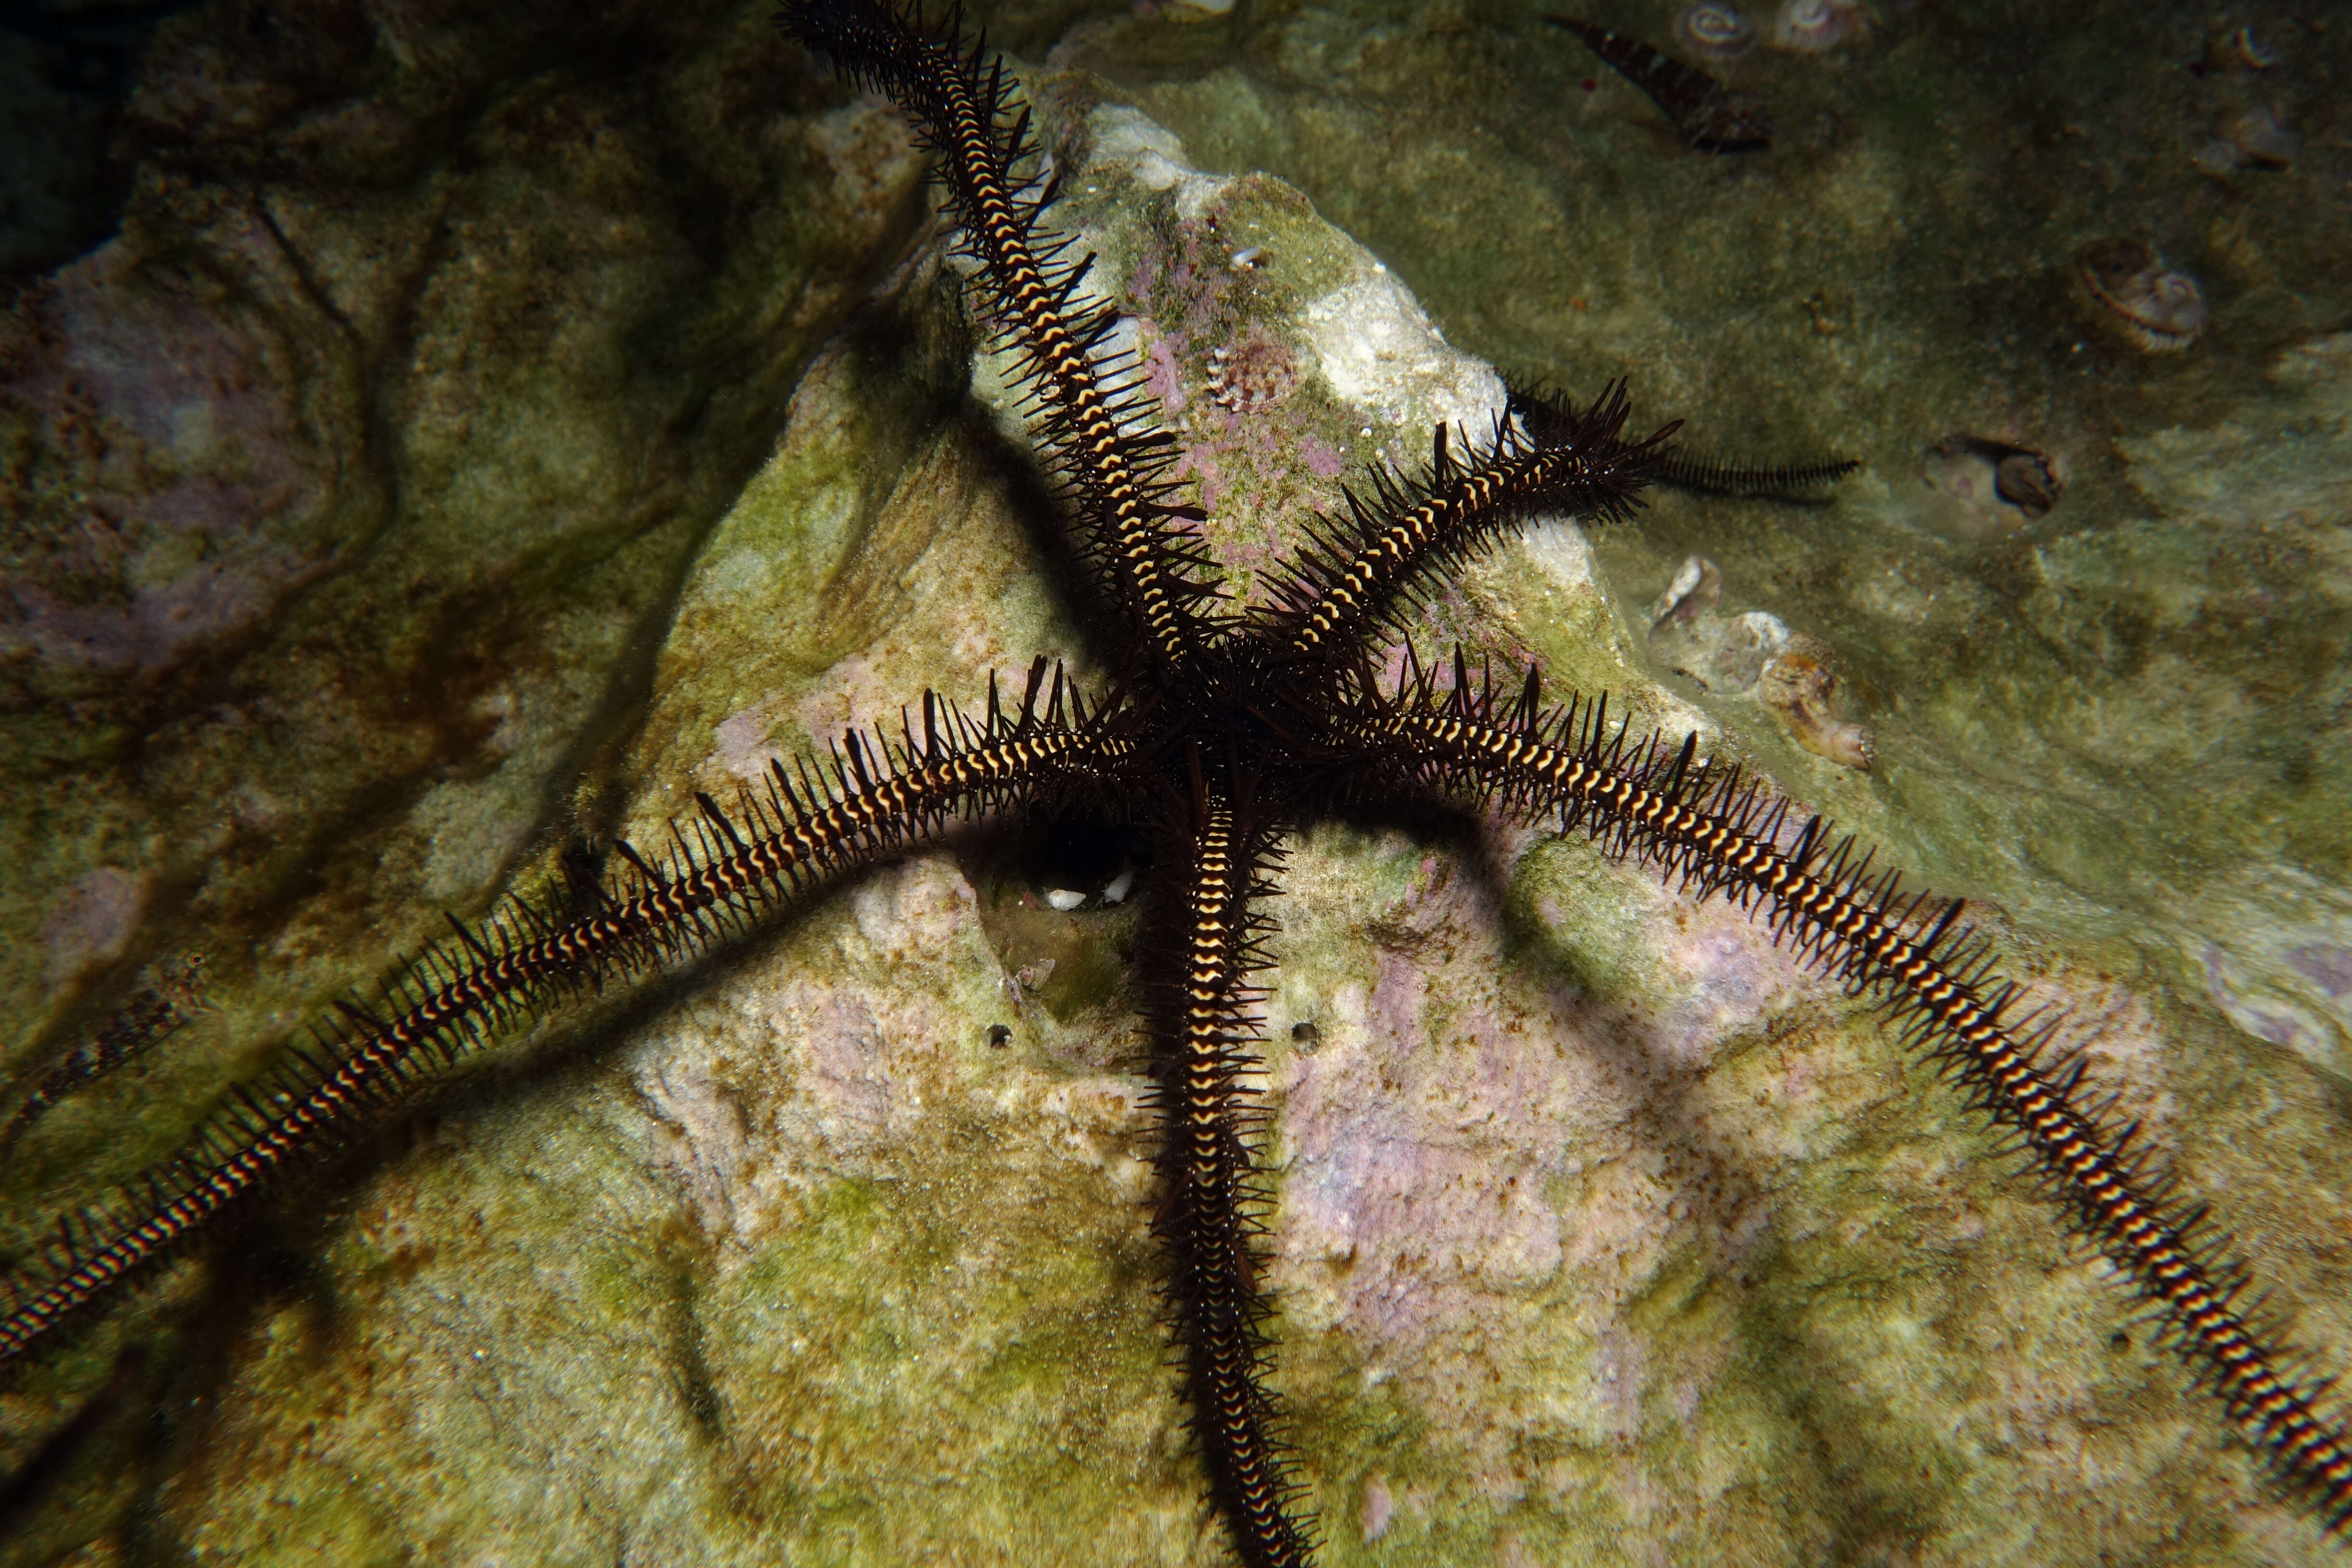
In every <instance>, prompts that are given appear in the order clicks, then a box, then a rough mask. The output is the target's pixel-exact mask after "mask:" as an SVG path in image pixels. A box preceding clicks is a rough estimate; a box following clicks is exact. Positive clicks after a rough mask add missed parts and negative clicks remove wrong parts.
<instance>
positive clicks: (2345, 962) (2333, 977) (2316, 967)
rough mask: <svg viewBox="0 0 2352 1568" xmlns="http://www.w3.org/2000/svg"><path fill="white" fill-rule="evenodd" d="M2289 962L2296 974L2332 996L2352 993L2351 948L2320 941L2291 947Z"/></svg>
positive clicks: (2288, 952)
mask: <svg viewBox="0 0 2352 1568" xmlns="http://www.w3.org/2000/svg"><path fill="white" fill-rule="evenodd" d="M2286 961H2287V963H2289V964H2291V965H2293V966H2294V972H2295V973H2297V974H2300V975H2302V976H2303V977H2304V978H2305V979H2306V980H2308V981H2310V982H2311V983H2312V984H2315V985H2316V986H2318V987H2319V988H2320V989H2321V990H2322V991H2325V992H2326V993H2327V994H2328V995H2330V996H2344V995H2347V994H2352V947H2338V946H2336V944H2335V943H2334V942H2313V943H2310V944H2309V945H2308V946H2305V947H2294V948H2289V949H2288V950H2287V953H2286Z"/></svg>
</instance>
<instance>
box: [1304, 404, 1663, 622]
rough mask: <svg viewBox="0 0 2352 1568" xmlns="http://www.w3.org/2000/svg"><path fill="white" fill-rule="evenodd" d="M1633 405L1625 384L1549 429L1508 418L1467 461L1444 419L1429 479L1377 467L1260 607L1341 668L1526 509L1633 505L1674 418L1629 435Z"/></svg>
mask: <svg viewBox="0 0 2352 1568" xmlns="http://www.w3.org/2000/svg"><path fill="white" fill-rule="evenodd" d="M1630 412H1631V411H1630V409H1629V407H1628V405H1627V404H1626V401H1625V393H1624V388H1623V386H1622V384H1620V385H1616V386H1612V387H1611V388H1610V389H1609V390H1608V391H1607V392H1606V393H1604V394H1602V395H1601V397H1599V398H1598V399H1596V400H1595V401H1594V402H1593V404H1592V405H1591V407H1589V408H1586V409H1584V410H1581V411H1580V412H1577V413H1575V415H1574V417H1573V418H1571V419H1569V420H1566V421H1562V422H1557V423H1555V424H1552V425H1549V426H1545V427H1542V428H1536V427H1532V426H1528V425H1526V424H1524V423H1522V422H1519V421H1517V420H1512V419H1508V418H1506V419H1502V420H1498V421H1497V422H1496V426H1495V429H1494V432H1493V434H1492V436H1491V437H1490V438H1489V439H1488V441H1487V442H1486V445H1485V446H1484V447H1479V448H1474V449H1473V450H1471V451H1470V452H1469V453H1468V454H1467V461H1466V462H1464V461H1457V460H1456V459H1455V458H1454V452H1453V440H1452V437H1450V436H1449V434H1448V432H1447V430H1446V427H1445V426H1442V425H1441V426H1438V428H1437V434H1436V438H1435V444H1434V448H1433V453H1432V456H1431V458H1430V465H1429V469H1428V472H1427V473H1426V474H1425V475H1423V477H1422V478H1421V479H1400V478H1397V477H1395V476H1393V475H1391V474H1388V473H1386V472H1381V473H1379V474H1376V475H1375V477H1374V480H1373V484H1374V491H1373V497H1372V500H1370V501H1369V502H1368V501H1366V500H1363V499H1362V498H1360V497H1359V496H1357V495H1356V494H1355V493H1354V492H1352V491H1350V492H1349V494H1348V498H1347V499H1348V509H1349V515H1350V518H1351V521H1350V522H1349V523H1346V524H1342V525H1341V526H1340V527H1339V529H1338V530H1335V531H1330V532H1327V533H1318V534H1315V535H1314V536H1313V542H1312V543H1310V544H1309V545H1307V547H1305V548H1304V549H1302V550H1301V552H1300V553H1299V559H1298V563H1297V565H1296V566H1295V567H1292V568H1289V569H1288V570H1287V572H1286V574H1284V575H1283V576H1282V577H1280V578H1278V579H1277V580H1276V585H1275V599H1274V603H1273V605H1271V606H1269V608H1268V609H1267V610H1266V611H1265V613H1264V616H1263V617H1262V618H1263V620H1264V622H1265V629H1266V631H1267V632H1268V633H1269V634H1270V635H1271V637H1272V638H1273V639H1274V640H1275V642H1276V645H1277V646H1278V647H1281V648H1282V650H1283V652H1284V655H1285V657H1286V658H1288V659H1290V660H1291V661H1293V662H1321V663H1324V664H1326V665H1328V666H1330V667H1332V668H1339V667H1340V666H1341V665H1342V664H1343V663H1344V662H1346V661H1351V660H1352V659H1353V658H1355V657H1356V655H1357V652H1358V650H1360V648H1362V647H1366V646H1369V645H1370V642H1371V641H1372V640H1373V637H1374V634H1375V632H1376V631H1377V630H1378V628H1379V627H1381V626H1383V625H1386V624H1388V623H1389V622H1390V621H1391V617H1392V616H1394V615H1395V613H1396V611H1397V609H1398V607H1399V604H1400V601H1401V600H1403V599H1406V598H1408V597H1410V595H1412V593H1413V591H1414V589H1415V586H1416V584H1418V583H1419V582H1420V581H1421V580H1422V579H1423V577H1425V576H1426V575H1428V574H1434V573H1437V572H1440V571H1443V570H1444V569H1445V568H1447V567H1449V566H1458V565H1460V564H1462V563H1466V562H1468V561H1469V560H1471V559H1473V558H1474V557H1475V556H1476V555H1477V554H1478V553H1479V552H1482V551H1484V550H1486V548H1487V547H1488V546H1490V545H1492V544H1493V543H1495V542H1496V541H1497V540H1498V539H1500V537H1501V536H1502V534H1503V532H1504V531H1506V530H1507V529H1509V528H1512V527H1515V526H1517V524H1519V523H1520V522H1522V521H1526V520H1527V519H1528V517H1530V516H1532V515H1534V514H1536V513H1538V512H1544V511H1559V512H1565V513H1568V514H1569V515H1570V516H1573V517H1577V518H1580V519H1583V520H1585V521H1596V522H1614V521H1622V520H1623V519H1625V518H1627V517H1629V516H1631V515H1632V514H1633V508H1634V507H1635V505H1636V504H1637V501H1636V500H1635V498H1636V496H1637V495H1638V494H1639V492H1640V490H1641V489H1642V487H1643V485H1645V484H1647V483H1649V481H1650V479H1651V478H1652V476H1653V474H1654V472H1655V470H1656V468H1657V465H1658V462H1659V453H1660V444H1661V443H1662V442H1663V441H1664V439H1665V437H1667V436H1668V435H1669V434H1671V432H1672V430H1673V426H1668V427H1667V428H1666V429H1664V430H1661V431H1659V432H1657V434H1655V435H1654V436H1652V437H1649V438H1648V439H1646V440H1642V441H1627V440H1625V439H1624V438H1623V433H1624V427H1625V420H1626V417H1627V416H1628V414H1629V413H1630Z"/></svg>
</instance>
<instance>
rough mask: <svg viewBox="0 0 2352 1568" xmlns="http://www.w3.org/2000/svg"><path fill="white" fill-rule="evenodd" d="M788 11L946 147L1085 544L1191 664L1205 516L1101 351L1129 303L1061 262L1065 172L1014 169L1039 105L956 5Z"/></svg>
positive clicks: (852, 74) (1168, 661) (813, 41)
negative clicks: (961, 29) (964, 32)
mask: <svg viewBox="0 0 2352 1568" xmlns="http://www.w3.org/2000/svg"><path fill="white" fill-rule="evenodd" d="M778 21H779V23H780V25H781V26H782V27H783V29H784V30H785V32H786V33H787V34H789V35H790V36H792V37H796V38H798V39H799V40H800V41H801V42H803V44H805V45H807V46H808V47H810V48H812V49H815V50H818V51H820V52H822V53H824V55H826V56H827V57H829V58H831V59H832V61H833V64H834V67H835V69H836V70H838V71H839V72H840V73H841V74H842V75H844V76H845V77H847V78H849V79H851V80H853V81H855V82H856V83H858V84H859V85H860V86H863V87H868V88H871V89H875V90H877V91H879V92H883V93H886V94H887V95H888V96H889V97H890V98H891V99H892V100H895V101H896V102H897V103H898V106H899V108H901V109H902V110H905V111H906V112H907V114H908V116H909V117H911V118H912V119H913V120H914V121H915V123H916V126H917V127H918V129H919V131H920V132H921V134H922V138H923V141H924V142H925V143H926V145H928V146H929V148H930V149H931V151H933V152H934V153H937V154H938V156H937V157H936V158H934V159H933V160H932V161H931V165H930V169H931V175H932V177H933V178H934V179H935V180H937V181H938V182H939V184H940V187H941V188H942V189H943V190H944V191H945V192H946V194H947V197H948V202H949V205H950V207H951V208H952V209H953V211H954V214H955V216H956V219H957V221H958V222H959V223H960V224H961V226H962V229H963V246H964V248H965V250H966V251H967V252H968V253H969V254H970V255H971V257H972V258H974V259H975V260H977V261H978V262H979V263H980V266H981V271H980V274H979V277H978V279H976V286H977V288H978V289H979V290H980V292H981V293H982V296H983V300H984V302H985V303H986V304H987V305H988V306H989V307H990V309H991V311H992V314H994V315H995V316H996V317H998V318H999V319H1000V320H1001V321H1003V323H1004V327H1005V331H1007V332H1008V333H1009V335H1010V336H1011V338H1012V340H1013V342H1014V344H1015V345H1016V346H1017V347H1018V348H1019V350H1020V352H1021V356H1022V372H1023V376H1024V380H1025V381H1026V382H1027V384H1028V386H1029V390H1030V395H1031V397H1032V399H1033V400H1034V403H1035V404H1036V405H1038V406H1039V407H1040V408H1041V409H1042V410H1043V414H1044V418H1043V421H1042V424H1043V430H1042V434H1043V435H1044V437H1045V446H1046V448H1047V452H1048V454H1049V456H1050V457H1051V458H1052V460H1053V464H1054V466H1055V469H1056V470H1057V471H1058V473H1059V474H1060V477H1061V478H1062V479H1063V480H1064V481H1065V482H1066V484H1067V485H1068V486H1069V489H1070V492H1071V495H1072V498H1073V500H1075V502H1076V506H1077V509H1078V512H1079V516H1080V521H1081V525H1082V527H1083V530H1084V532H1085V535H1086V537H1085V541H1084V542H1085V544H1086V548H1087V554H1088V556H1089V558H1090V559H1091V560H1092V562H1093V563H1094V564H1095V566H1096V568H1097V571H1098V572H1099V573H1100V574H1101V575H1102V577H1103V578H1104V580H1105V586H1106V588H1107V590H1108V593H1109V595H1110V596H1111V598H1112V599H1113V600H1114V602H1116V603H1117V604H1118V606H1119V608H1120V610H1121V611H1122V613H1123V616H1124V619H1125V621H1126V624H1127V626H1128V627H1129V630H1130V631H1131V632H1132V633H1133V634H1134V635H1135V636H1136V637H1138V639H1139V641H1140V642H1141V643H1142V644H1143V646H1144V647H1145V648H1146V649H1148V651H1149V653H1150V658H1151V659H1152V660H1153V661H1154V663H1155V665H1156V666H1157V667H1158V668H1159V669H1160V672H1161V673H1162V675H1163V676H1164V675H1167V674H1171V673H1173V672H1174V671H1176V670H1178V669H1181V668H1185V667H1186V666H1188V665H1191V664H1192V663H1193V662H1195V661H1196V659H1197V658H1198V656H1199V654H1200V651H1201V648H1202V643H1203V640H1204V638H1205V637H1206V636H1207V632H1206V629H1205V628H1204V627H1203V626H1202V623H1201V621H1200V618H1199V617H1198V616H1196V615H1195V614H1194V613H1193V609H1192V606H1193V605H1195V604H1196V603H1197V602H1199V601H1200V600H1202V599H1203V598H1207V597H1210V596H1211V595H1213V593H1214V591H1215V590H1214V589H1213V587H1212V586H1210V585H1209V584H1206V583H1204V582H1203V581H1202V579H1201V578H1200V577H1199V576H1198V575H1197V574H1198V573H1199V571H1200V570H1201V568H1202V567H1203V566H1204V565H1206V561H1205V558H1204V557H1203V556H1202V554H1201V552H1200V548H1199V545H1198V543H1197V542H1195V540H1194V539H1193V538H1192V535H1191V534H1190V532H1189V531H1186V530H1185V529H1184V528H1182V527H1181V526H1179V522H1180V520H1182V519H1186V518H1189V517H1192V516H1194V515H1197V514H1195V513H1194V512H1192V510H1191V509H1190V508H1187V507H1183V506H1179V505H1174V504H1171V503H1170V502H1169V501H1168V500H1167V497H1168V495H1169V494H1170V493H1171V491H1172V489H1174V486H1173V485H1172V484H1171V482H1170V481H1169V480H1168V478H1167V475H1168V471H1169V469H1170V468H1171V466H1172V464H1173V462H1174V459H1175V453H1174V452H1173V450H1172V448H1171V446H1170V444H1169V443H1168V442H1167V441H1166V440H1165V439H1164V438H1163V437H1158V436H1154V435H1150V434H1147V433H1141V432H1139V428H1138V427H1139V425H1140V423H1141V422H1142V421H1143V416H1144V415H1145V414H1146V413H1147V409H1146V406H1145V405H1142V404H1140V403H1139V401H1138V400H1137V399H1136V397H1135V395H1134V393H1135V386H1134V385H1133V384H1125V385H1121V384H1116V383H1115V380H1114V378H1115V377H1116V376H1117V375H1118V374H1119V373H1120V372H1122V371H1128V370H1132V369H1133V366H1132V365H1129V364H1126V363H1113V362H1112V361H1108V360H1106V361H1098V360H1097V357H1096V349H1097V344H1098V343H1099V342H1101V340H1102V339H1103V338H1104V337H1105V336H1106V335H1107V334H1108V332H1109V331H1110V330H1111V328H1112V327H1113V326H1115V325H1116V324H1117V322H1118V313H1117V311H1116V310H1114V309H1112V308H1111V307H1109V306H1108V305H1104V304H1099V303H1097V304H1083V303H1081V302H1080V300H1081V298H1082V295H1083V293H1084V290H1085V287H1086V279H1087V269H1088V268H1090V267H1091V266H1092V264H1093V261H1094V258H1093V257H1092V256H1087V257H1084V258H1079V259H1078V260H1076V261H1064V260H1061V259H1058V258H1060V256H1061V255H1062V253H1063V251H1064V250H1066V248H1067V247H1068V245H1069V241H1068V240H1067V239H1060V238H1051V237H1041V236H1040V233H1039V230H1040V227H1041V218H1042V216H1043V214H1044V212H1045V207H1046V205H1048V204H1049V203H1050V202H1051V201H1052V200H1053V190H1052V184H1053V183H1052V181H1051V180H1050V179H1025V178H1022V177H1019V176H1016V175H1015V174H1013V169H1014V168H1015V167H1016V166H1028V167H1035V166H1038V164H1039V163H1040V162H1041V160H1040V159H1039V158H1038V155H1037V147H1036V143H1035V141H1034V138H1033V137H1032V135H1031V133H1030V130H1029V113H1028V110H1026V109H1024V110H1020V111H1019V112H1018V113H1017V114H1015V112H1014V111H1013V100H1012V96H1011V94H1010V92H1009V90H1008V89H1007V86H1006V83H1005V79H1004V62H1003V58H1002V57H997V58H993V59H992V58H989V55H988V51H987V45H986V42H985V41H984V40H983V41H982V43H980V44H979V45H977V46H975V47H971V48H969V49H967V48H966V47H964V45H963V42H962V40H961V37H959V36H958V32H957V24H956V18H955V17H954V16H950V18H949V19H948V21H947V23H946V25H945V26H941V27H937V28H934V27H930V26H926V25H924V24H923V23H922V22H921V20H920V19H919V17H915V18H910V17H908V16H905V15H902V14H901V13H900V11H899V10H898V7H897V6H896V5H891V4H877V0H793V3H791V4H788V5H786V6H785V7H784V9H783V10H782V13H781V14H780V15H779V17H778Z"/></svg>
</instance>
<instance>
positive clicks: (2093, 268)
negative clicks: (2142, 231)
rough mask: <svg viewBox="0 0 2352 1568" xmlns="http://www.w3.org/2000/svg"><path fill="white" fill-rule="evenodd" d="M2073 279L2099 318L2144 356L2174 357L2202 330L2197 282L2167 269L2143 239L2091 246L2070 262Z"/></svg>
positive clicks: (2201, 298) (2200, 293) (2201, 295)
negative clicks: (2093, 305)
mask: <svg viewBox="0 0 2352 1568" xmlns="http://www.w3.org/2000/svg"><path fill="white" fill-rule="evenodd" d="M2074 275H2075V277H2076V278H2077V279H2080V280H2081V282H2082V285H2083V288H2084V291H2085V292H2086V293H2088V294H2089V295H2090V297H2091V299H2092V300H2093V302H2094V303H2095V304H2096V305H2097V306H2098V307H2099V309H2100V311H2101V313H2102V319H2104V320H2105V321H2106V322H2107V323H2108V324H2109V325H2110V326H2112V327H2114V328H2115V329H2116V331H2119V332H2121V333H2122V334H2123V335H2124V337H2125V339H2126V341H2127V342H2132V343H2135V344H2137V345H2138V346H2139V347H2140V348H2142V349H2145V350H2147V352H2148V353H2179V352H2180V351H2181V350H2182V349H2185V348H2187V347H2188V346H2189V344H2190V343H2193V342H2196V341H2197V339H2198V337H2199V335H2200V333H2202V332H2203V331H2205V317H2206V311H2205V294H2204V291H2203V290H2202V289H2199V288H2198V287H2197V279H2194V278H2191V277H2189V275H2188V274H2187V273H2185V272H2174V271H2171V270H2168V268H2166V267H2165V265H2164V260H2163V258H2161V257H2159V256H2158V255H2157V253H2156V249H2155V247H2152V246H2150V245H2149V244H2148V243H2147V241H2145V240H2139V239H2112V240H2106V241H2104V242H2103V243H2101V244H2098V245H2094V246H2092V247H2090V248H2089V249H2087V250H2085V251H2084V252H2083V253H2082V255H2081V256H2079V257H2078V258H2076V259H2075V264H2074Z"/></svg>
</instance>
